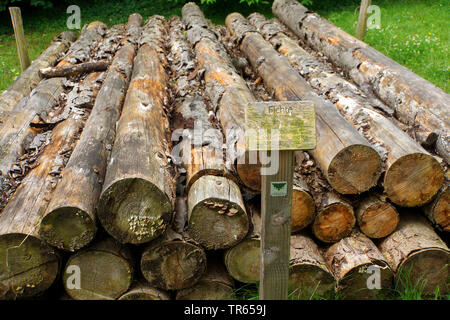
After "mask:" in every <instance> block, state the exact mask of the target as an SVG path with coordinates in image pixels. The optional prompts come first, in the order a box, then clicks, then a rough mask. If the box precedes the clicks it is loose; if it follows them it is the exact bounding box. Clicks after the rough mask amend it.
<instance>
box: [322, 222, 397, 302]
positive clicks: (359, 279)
mask: <svg viewBox="0 0 450 320" xmlns="http://www.w3.org/2000/svg"><path fill="white" fill-rule="evenodd" d="M324 258H325V261H326V262H327V264H328V267H329V268H330V270H331V271H332V272H333V274H334V276H335V278H336V281H337V290H338V293H339V294H340V296H342V298H344V299H357V300H360V299H373V298H377V296H379V297H382V296H380V295H381V294H382V293H384V292H385V291H386V292H387V290H388V289H390V288H391V287H392V284H393V280H394V273H393V272H392V270H391V268H390V267H389V265H388V263H387V261H386V259H385V257H383V255H382V254H381V253H380V251H379V250H378V249H377V247H376V246H375V244H374V243H373V242H372V241H371V240H370V239H369V238H367V237H366V236H365V235H364V234H362V233H361V232H359V231H358V230H356V229H355V230H354V231H353V232H352V233H351V234H350V235H349V236H348V237H346V238H344V239H342V240H341V241H339V242H338V243H335V244H333V245H332V246H331V247H329V248H328V249H327V250H326V251H325V253H324Z"/></svg>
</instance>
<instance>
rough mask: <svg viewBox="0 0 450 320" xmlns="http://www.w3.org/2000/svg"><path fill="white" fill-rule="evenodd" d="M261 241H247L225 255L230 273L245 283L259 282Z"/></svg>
mask: <svg viewBox="0 0 450 320" xmlns="http://www.w3.org/2000/svg"><path fill="white" fill-rule="evenodd" d="M260 251H261V249H260V240H259V239H245V240H243V241H242V242H240V243H238V244H237V245H236V246H234V247H233V248H230V249H228V250H227V251H226V253H225V265H226V267H227V270H228V273H229V274H230V275H231V276H232V277H233V278H234V279H236V280H238V281H240V282H243V283H256V282H259V274H260V260H261V259H260V257H261V252H260Z"/></svg>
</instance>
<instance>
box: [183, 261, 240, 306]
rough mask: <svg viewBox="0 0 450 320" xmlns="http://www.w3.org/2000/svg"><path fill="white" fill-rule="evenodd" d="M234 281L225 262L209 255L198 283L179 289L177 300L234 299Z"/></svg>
mask: <svg viewBox="0 0 450 320" xmlns="http://www.w3.org/2000/svg"><path fill="white" fill-rule="evenodd" d="M233 287H234V281H233V279H232V278H231V277H230V275H229V274H228V273H227V271H226V269H225V266H224V265H223V263H222V262H221V261H220V260H219V259H217V258H216V257H208V266H207V269H206V272H205V274H204V275H203V277H202V278H201V279H200V281H199V282H197V284H196V285H194V286H192V287H190V288H186V289H182V290H179V291H177V294H176V300H234V293H233Z"/></svg>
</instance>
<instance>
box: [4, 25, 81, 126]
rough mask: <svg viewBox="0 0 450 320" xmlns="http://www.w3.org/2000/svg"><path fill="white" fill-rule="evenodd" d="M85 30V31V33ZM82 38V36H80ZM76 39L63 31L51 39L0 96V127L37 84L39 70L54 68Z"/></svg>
mask: <svg viewBox="0 0 450 320" xmlns="http://www.w3.org/2000/svg"><path fill="white" fill-rule="evenodd" d="M86 30H87V28H86V29H85V31H86ZM82 36H83V35H82ZM76 39H77V34H76V33H75V32H72V31H64V32H62V33H61V34H60V35H58V36H57V37H56V38H55V39H53V41H52V43H51V44H50V46H49V47H48V48H47V49H46V50H45V51H44V52H43V53H42V54H41V55H40V56H39V57H38V58H37V59H36V60H34V61H33V63H32V64H31V65H30V66H29V67H28V68H27V69H26V70H25V71H24V72H22V73H21V74H20V75H19V76H18V77H17V79H16V80H15V81H14V83H13V84H12V85H11V86H10V87H9V88H8V89H7V90H5V91H4V92H3V93H2V94H1V95H0V127H3V126H4V124H3V122H4V121H5V120H6V119H7V117H9V114H10V112H11V111H13V110H14V109H15V107H16V106H17V104H18V103H19V102H20V101H21V100H22V99H23V98H25V97H26V96H28V95H29V94H30V93H31V91H32V90H33V89H34V88H35V87H36V86H37V85H38V84H39V82H40V81H41V78H40V76H39V70H40V69H42V68H46V67H51V66H54V65H55V63H56V62H57V60H58V59H59V58H60V56H61V54H64V52H65V51H66V50H67V49H68V48H69V47H70V45H71V43H72V42H73V41H75V40H76Z"/></svg>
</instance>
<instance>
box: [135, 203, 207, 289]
mask: <svg viewBox="0 0 450 320" xmlns="http://www.w3.org/2000/svg"><path fill="white" fill-rule="evenodd" d="M186 221H187V206H186V199H185V197H184V196H183V195H178V196H177V198H176V202H175V219H174V222H173V224H172V226H171V227H170V228H168V230H167V231H166V233H165V234H164V235H163V236H162V237H159V238H158V239H156V240H154V241H152V242H151V243H150V244H149V245H148V246H147V247H146V248H145V249H144V251H143V253H142V259H141V271H142V274H143V275H144V277H145V279H146V280H147V281H148V282H149V283H150V285H152V286H154V287H157V288H160V289H164V290H181V289H185V288H189V287H192V286H194V285H195V284H196V283H197V282H198V281H199V279H200V278H201V277H202V276H203V274H204V273H205V271H206V255H205V251H204V250H203V248H202V247H200V246H199V245H198V244H197V243H196V242H195V241H193V240H192V239H191V238H190V237H189V234H187V233H186V232H185V231H184V227H185V224H186Z"/></svg>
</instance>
